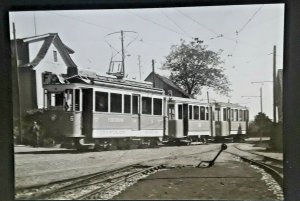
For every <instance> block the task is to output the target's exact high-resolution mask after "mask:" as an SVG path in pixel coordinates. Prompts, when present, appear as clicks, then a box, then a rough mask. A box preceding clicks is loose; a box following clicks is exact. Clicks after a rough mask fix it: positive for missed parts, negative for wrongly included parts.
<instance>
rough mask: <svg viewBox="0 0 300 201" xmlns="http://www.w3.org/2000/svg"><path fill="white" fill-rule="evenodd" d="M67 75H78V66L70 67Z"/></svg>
mask: <svg viewBox="0 0 300 201" xmlns="http://www.w3.org/2000/svg"><path fill="white" fill-rule="evenodd" d="M67 75H68V77H71V76H74V75H78V69H77V67H68V69H67Z"/></svg>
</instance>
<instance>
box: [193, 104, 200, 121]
mask: <svg viewBox="0 0 300 201" xmlns="http://www.w3.org/2000/svg"><path fill="white" fill-rule="evenodd" d="M194 120H199V106H196V105H194Z"/></svg>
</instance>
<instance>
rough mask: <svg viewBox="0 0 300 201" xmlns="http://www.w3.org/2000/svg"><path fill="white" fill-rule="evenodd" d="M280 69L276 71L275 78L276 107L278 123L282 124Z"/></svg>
mask: <svg viewBox="0 0 300 201" xmlns="http://www.w3.org/2000/svg"><path fill="white" fill-rule="evenodd" d="M282 78H283V77H282V69H278V71H277V78H276V106H277V112H278V122H282V117H283V115H282V101H283V100H282V98H283V96H282V90H283V87H282Z"/></svg>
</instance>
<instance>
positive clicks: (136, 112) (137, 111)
mask: <svg viewBox="0 0 300 201" xmlns="http://www.w3.org/2000/svg"><path fill="white" fill-rule="evenodd" d="M140 100H141V96H140V95H139V94H133V95H132V120H133V126H132V128H133V130H141V102H140Z"/></svg>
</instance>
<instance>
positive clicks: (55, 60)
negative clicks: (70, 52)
mask: <svg viewBox="0 0 300 201" xmlns="http://www.w3.org/2000/svg"><path fill="white" fill-rule="evenodd" d="M53 61H54V62H57V51H55V50H53Z"/></svg>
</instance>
